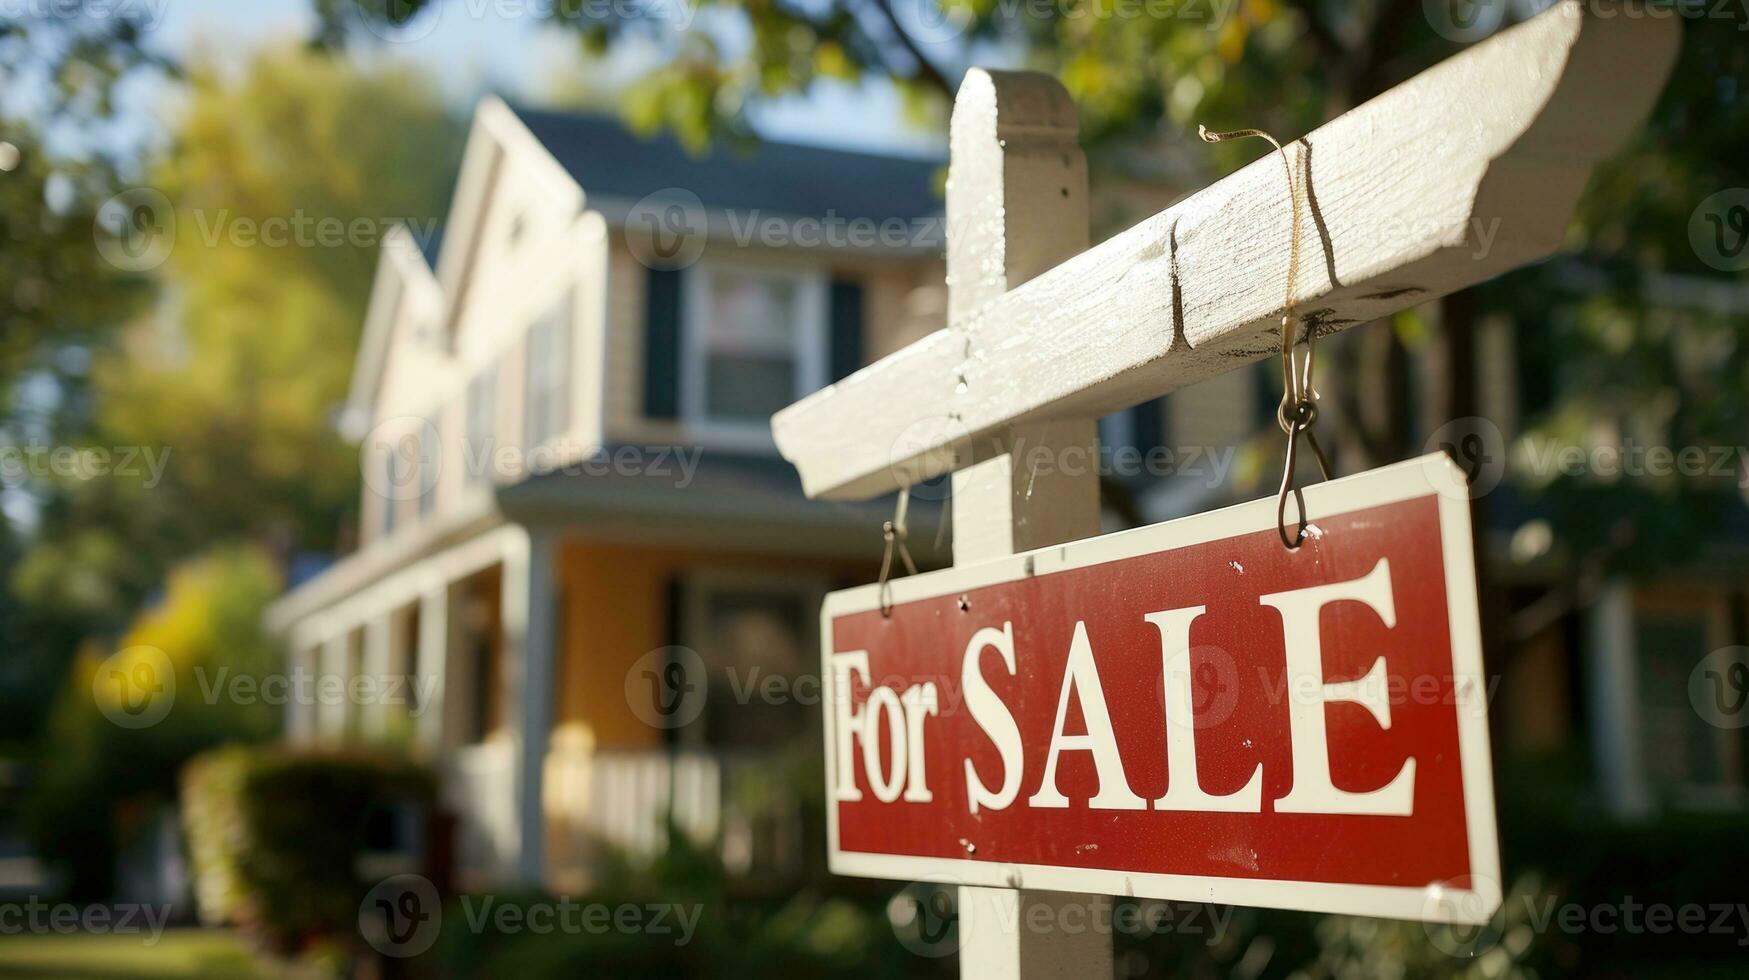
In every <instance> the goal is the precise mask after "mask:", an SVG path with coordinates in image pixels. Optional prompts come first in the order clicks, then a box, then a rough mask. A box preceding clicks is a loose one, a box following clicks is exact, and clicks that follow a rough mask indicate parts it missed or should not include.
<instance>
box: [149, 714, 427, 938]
mask: <svg viewBox="0 0 1749 980" xmlns="http://www.w3.org/2000/svg"><path fill="white" fill-rule="evenodd" d="M435 796H436V794H435V782H434V780H433V778H432V776H431V774H430V773H429V772H428V771H426V770H425V769H424V768H422V767H420V766H418V765H416V764H414V763H412V762H409V761H406V760H403V759H399V758H396V757H393V756H388V755H383V754H378V753H373V752H368V751H364V750H358V749H346V750H341V749H296V748H288V747H283V746H281V747H264V748H242V747H231V748H224V749H218V750H215V751H213V752H209V753H206V754H205V755H202V756H199V757H197V758H196V759H194V760H193V761H191V762H190V763H189V764H188V767H187V768H186V769H185V770H184V773H183V779H182V814H183V825H184V827H185V830H186V832H187V835H188V848H189V857H190V861H191V864H192V868H193V873H194V890H195V899H196V902H197V904H198V905H199V907H200V911H201V918H202V919H203V920H206V921H208V922H212V923H225V924H229V925H233V926H237V927H239V928H241V929H243V930H244V931H245V932H247V933H249V934H250V935H251V936H252V937H254V938H256V939H257V940H258V941H260V942H261V943H263V944H264V945H265V946H267V947H268V948H269V949H272V950H274V951H276V952H280V953H287V952H295V951H300V950H306V949H309V948H311V947H312V946H313V945H316V944H319V943H322V942H325V941H331V940H336V939H342V938H343V937H344V938H343V941H344V942H350V941H351V939H352V938H353V937H355V936H356V934H357V928H358V907H359V903H360V901H362V900H363V898H364V895H365V893H366V892H367V891H368V890H369V889H370V887H371V886H372V885H373V884H375V882H374V881H370V880H364V876H363V874H362V873H361V871H362V869H361V868H360V863H361V862H360V859H361V858H362V857H365V856H367V855H368V854H369V853H370V851H371V850H372V848H373V847H380V846H381V844H380V842H378V841H376V840H373V830H376V829H379V828H380V826H381V822H382V821H381V817H382V815H383V814H384V813H386V812H388V811H389V810H390V808H393V807H396V806H406V805H412V806H413V807H415V808H417V809H419V810H420V811H421V812H429V810H430V808H431V806H432V803H433V801H434V799H435Z"/></svg>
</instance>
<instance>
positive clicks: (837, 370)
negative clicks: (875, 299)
mask: <svg viewBox="0 0 1749 980" xmlns="http://www.w3.org/2000/svg"><path fill="white" fill-rule="evenodd" d="M831 316H832V352H831V358H832V363H831V370H832V378H831V380H833V381H840V380H842V379H844V378H846V377H849V376H850V375H851V374H854V373H855V372H856V369H857V368H860V367H862V283H860V282H853V281H851V280H849V279H834V280H832V309H831Z"/></svg>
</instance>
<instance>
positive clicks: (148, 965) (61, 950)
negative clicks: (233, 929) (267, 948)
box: [0, 929, 286, 980]
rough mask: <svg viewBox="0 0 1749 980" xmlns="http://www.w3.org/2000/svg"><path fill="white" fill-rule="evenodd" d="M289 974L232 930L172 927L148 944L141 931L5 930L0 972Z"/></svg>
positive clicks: (166, 976)
mask: <svg viewBox="0 0 1749 980" xmlns="http://www.w3.org/2000/svg"><path fill="white" fill-rule="evenodd" d="M282 976H286V974H284V973H283V972H281V971H279V970H276V969H273V968H270V967H267V966H265V965H263V964H262V963H260V962H259V961H257V960H256V959H255V957H253V956H252V955H250V953H249V951H248V949H247V948H245V947H244V946H243V944H242V943H241V942H239V941H238V940H237V939H236V938H235V937H233V936H232V935H231V934H230V933H227V932H222V931H219V930H212V929H171V930H168V931H166V932H165V933H164V934H163V936H161V937H160V938H159V939H158V941H157V942H156V943H154V944H152V945H147V944H146V940H145V938H144V937H142V936H137V935H104V936H92V935H79V936H58V935H48V936H41V935H37V936H3V937H0V977H4V978H12V977H33V978H42V980H207V978H213V980H217V978H221V977H223V978H226V980H230V978H233V977H235V978H237V980H268V978H272V977H282Z"/></svg>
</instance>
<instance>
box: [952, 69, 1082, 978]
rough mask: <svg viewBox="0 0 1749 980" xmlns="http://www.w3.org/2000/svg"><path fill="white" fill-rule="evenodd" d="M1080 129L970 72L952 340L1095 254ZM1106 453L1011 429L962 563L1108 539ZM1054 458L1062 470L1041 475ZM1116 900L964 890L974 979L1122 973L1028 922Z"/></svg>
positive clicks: (971, 501)
mask: <svg viewBox="0 0 1749 980" xmlns="http://www.w3.org/2000/svg"><path fill="white" fill-rule="evenodd" d="M1078 130H1079V126H1078V124H1077V121H1076V114H1075V104H1074V103H1073V102H1072V101H1070V99H1069V93H1068V92H1066V91H1064V89H1063V87H1062V85H1060V84H1058V83H1057V81H1056V79H1054V78H1051V77H1049V76H1047V75H1039V74H1035V73H1031V72H992V71H983V70H978V69H974V70H972V71H971V72H968V73H967V75H966V79H965V81H964V82H963V83H961V85H960V90H959V95H958V97H957V98H956V99H955V100H954V108H953V122H952V128H951V130H950V135H949V147H950V152H951V156H950V161H951V163H950V167H949V170H948V180H947V228H948V238H947V282H948V318H949V326H948V329H949V330H950V331H951V330H953V329H954V327H955V325H963V324H965V323H966V322H967V321H969V320H970V318H971V317H972V316H974V315H975V314H976V312H977V310H978V308H979V307H980V306H982V305H983V304H985V303H987V302H989V301H990V300H993V299H996V298H997V297H999V296H1001V295H1002V294H1004V293H1006V292H1007V291H1008V290H1010V289H1012V288H1014V287H1015V286H1018V285H1020V284H1021V283H1023V282H1025V281H1027V280H1028V279H1031V278H1032V277H1033V276H1035V275H1037V274H1039V273H1040V272H1043V271H1044V270H1046V269H1049V268H1051V267H1052V266H1054V265H1056V264H1057V263H1059V262H1062V261H1063V260H1065V259H1067V258H1069V257H1071V256H1073V255H1075V254H1076V253H1078V252H1081V251H1082V250H1084V249H1086V247H1087V161H1086V159H1085V157H1084V156H1083V155H1082V153H1081V146H1080V142H1079V140H1078V138H1077V135H1078ZM1097 443H1098V440H1097V436H1096V434H1095V420H1093V419H1091V418H1086V419H1060V420H1055V421H1051V422H1043V423H1036V424H1031V425H1016V426H1010V427H1008V428H1007V429H1006V430H1004V431H1003V432H1001V433H999V434H997V435H996V436H994V437H993V438H990V439H986V440H982V446H981V448H982V450H983V451H982V452H980V453H979V455H987V456H988V457H989V458H986V459H983V460H982V461H981V462H977V463H974V464H972V465H971V466H968V467H966V468H963V469H960V470H958V471H956V472H955V473H954V474H953V497H952V507H953V551H954V561H955V563H957V564H966V563H972V562H980V561H986V560H988V559H991V558H1000V557H1002V556H1004V555H1012V554H1015V553H1016V552H1020V551H1027V550H1030V549H1033V548H1042V547H1046V546H1048V545H1053V544H1061V543H1063V542H1065V541H1073V540H1075V539H1077V538H1085V537H1091V536H1093V535H1096V534H1098V533H1099V474H1098V471H1097V468H1096V466H1095V465H1094V464H1095V463H1096V462H1097V460H1098V444H1097ZM973 448H974V452H977V451H978V449H979V448H980V447H973ZM1044 457H1048V465H1044V466H1039V465H1029V461H1030V462H1031V463H1033V464H1037V463H1040V462H1041V461H1042V460H1043V458H1044ZM1105 901H1107V900H1106V899H1105V898H1103V897H1101V896H1097V895H1045V894H1038V893H1031V892H1016V891H1013V890H1010V889H1001V888H974V887H961V888H960V890H959V907H960V919H959V929H960V975H961V976H963V977H991V978H1020V977H1025V978H1028V980H1032V978H1045V977H1070V976H1081V977H1100V976H1110V975H1111V934H1110V933H1109V932H1103V933H1101V932H1096V931H1094V930H1092V929H1086V930H1083V931H1080V932H1077V933H1074V934H1061V933H1056V932H1035V931H1030V930H1029V929H1028V928H1027V915H1026V909H1027V908H1028V907H1029V906H1030V905H1033V904H1036V903H1046V904H1049V905H1052V906H1058V905H1062V904H1066V903H1086V904H1087V905H1088V906H1089V907H1092V906H1094V905H1097V904H1099V903H1103V902H1105ZM1093 919H1094V917H1093V916H1091V915H1089V916H1088V917H1087V919H1086V921H1091V920H1093ZM1051 921H1053V922H1054V921H1059V920H1058V919H1057V918H1056V917H1053V918H1052V920H1051ZM1105 921H1109V919H1105Z"/></svg>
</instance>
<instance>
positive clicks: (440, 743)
mask: <svg viewBox="0 0 1749 980" xmlns="http://www.w3.org/2000/svg"><path fill="white" fill-rule="evenodd" d="M449 649H450V585H449V583H448V582H440V583H438V584H437V585H436V586H435V587H433V588H431V589H428V590H426V591H425V593H424V594H422V595H421V596H420V597H419V646H418V652H417V653H416V654H415V664H414V670H413V673H414V686H415V689H416V690H417V691H418V692H419V703H418V705H417V707H416V709H415V710H417V711H418V712H419V715H418V717H417V718H415V719H414V720H413V725H414V728H413V731H414V733H415V736H416V737H415V742H416V743H417V744H418V746H419V748H420V749H421V750H422V751H423V752H426V753H428V754H430V755H431V756H438V755H441V754H442V753H443V751H444V749H446V748H448V740H447V739H446V737H445V733H444V724H443V719H444V707H443V701H444V698H443V692H444V688H445V687H446V686H447V684H448V682H449V666H450V657H449Z"/></svg>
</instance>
